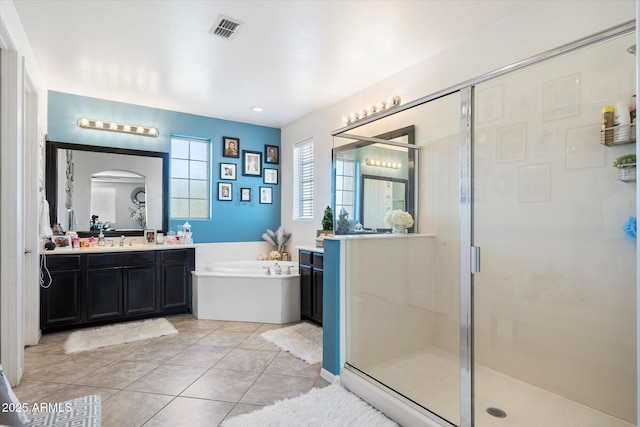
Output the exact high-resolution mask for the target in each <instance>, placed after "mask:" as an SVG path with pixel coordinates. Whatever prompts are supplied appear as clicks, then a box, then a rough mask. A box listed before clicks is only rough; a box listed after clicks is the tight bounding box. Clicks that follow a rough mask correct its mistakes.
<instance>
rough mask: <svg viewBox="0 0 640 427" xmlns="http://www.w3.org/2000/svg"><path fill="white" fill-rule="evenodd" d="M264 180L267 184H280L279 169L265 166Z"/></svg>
mask: <svg viewBox="0 0 640 427" xmlns="http://www.w3.org/2000/svg"><path fill="white" fill-rule="evenodd" d="M262 180H263V182H264V183H265V184H273V185H277V184H278V169H271V168H264V176H263V177H262Z"/></svg>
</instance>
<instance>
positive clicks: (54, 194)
mask: <svg viewBox="0 0 640 427" xmlns="http://www.w3.org/2000/svg"><path fill="white" fill-rule="evenodd" d="M58 150H79V151H93V152H96V153H111V154H125V155H129V156H140V157H159V158H161V159H162V230H160V231H165V230H168V229H169V153H164V152H161V151H145V150H134V149H131V148H115V147H103V146H99V145H85V144H75V143H70V142H57V141H47V144H46V150H45V151H46V152H45V156H46V157H45V162H46V167H45V185H46V197H47V201H48V202H49V207H50V208H49V218H50V221H51V224H50V225H53V224H55V223H57V222H58ZM143 232H144V230H143V229H140V230H131V231H105V232H104V235H105V236H107V237H115V236H122V235H124V236H138V235H141V234H142V233H143ZM95 234H96V232H95V231H89V230H86V231H85V230H81V231H78V236H80V237H89V236H94V235H95Z"/></svg>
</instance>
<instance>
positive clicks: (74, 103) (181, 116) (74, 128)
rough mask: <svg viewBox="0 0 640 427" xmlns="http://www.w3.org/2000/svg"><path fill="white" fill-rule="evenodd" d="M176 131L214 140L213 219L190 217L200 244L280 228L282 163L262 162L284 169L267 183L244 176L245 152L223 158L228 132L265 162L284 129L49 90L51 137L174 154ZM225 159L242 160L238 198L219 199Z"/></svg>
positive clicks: (173, 224)
mask: <svg viewBox="0 0 640 427" xmlns="http://www.w3.org/2000/svg"><path fill="white" fill-rule="evenodd" d="M81 117H85V118H88V119H96V120H104V121H111V122H116V123H127V124H132V125H141V126H152V127H155V128H157V129H158V130H159V132H160V136H158V137H157V138H149V137H143V136H136V135H129V134H123V133H117V132H103V131H95V130H87V129H81V128H80V127H78V125H77V124H76V122H77V120H78V119H79V118H81ZM173 135H177V136H188V137H195V138H204V139H208V140H211V157H212V160H211V218H210V219H208V220H198V219H189V223H190V224H191V226H192V231H193V236H194V242H195V243H205V242H251V241H259V240H262V238H261V236H262V233H264V231H265V230H266V229H268V228H270V229H277V228H278V226H279V225H280V184H279V183H280V181H281V176H280V165H274V164H265V163H263V165H262V167H263V168H264V167H268V168H273V169H278V185H271V184H269V185H267V184H264V183H263V178H262V177H253V176H251V177H249V176H243V175H242V156H240V158H238V159H236V158H228V157H222V137H224V136H230V137H234V138H239V139H240V150H241V151H242V150H250V151H259V152H261V153H263V161H264V146H265V144H267V145H275V146H278V147H279V146H280V129H278V128H271V127H266V126H257V125H252V124H249V123H241V122H234V121H230V120H222V119H216V118H212V117H204V116H197V115H193V114H186V113H180V112H176V111H169V110H161V109H157V108H150V107H143V106H139V105H133V104H125V103H121V102H114V101H108V100H104V99H97V98H89V97H84V96H77V95H72V94H67V93H62V92H54V91H50V92H49V104H48V131H47V139H48V140H50V141H58V142H69V143H76V144H87V145H98V146H106V147H115V148H132V149H137V150H148V151H161V152H166V153H169V152H170V147H171V136H173ZM280 157H282V155H280ZM221 162H223V163H235V164H236V165H237V179H236V181H225V182H231V183H232V185H233V201H218V200H217V199H218V182H220V163H221ZM261 186H265V187H272V188H273V203H272V204H260V203H259V191H260V190H259V189H260V187H261ZM241 187H248V188H251V189H252V190H251V191H252V203H240V196H239V192H240V188H241ZM184 222H185V220H184V219H181V220H171V219H170V221H169V228H170V229H173V231H177V226H178V225H180V224H183V223H184Z"/></svg>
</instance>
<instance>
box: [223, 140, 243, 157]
mask: <svg viewBox="0 0 640 427" xmlns="http://www.w3.org/2000/svg"><path fill="white" fill-rule="evenodd" d="M222 157H235V158H236V159H237V158H239V157H240V139H239V138H233V137H230V136H223V137H222Z"/></svg>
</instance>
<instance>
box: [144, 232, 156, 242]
mask: <svg viewBox="0 0 640 427" xmlns="http://www.w3.org/2000/svg"><path fill="white" fill-rule="evenodd" d="M144 244H145V245H155V244H156V230H144Z"/></svg>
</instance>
